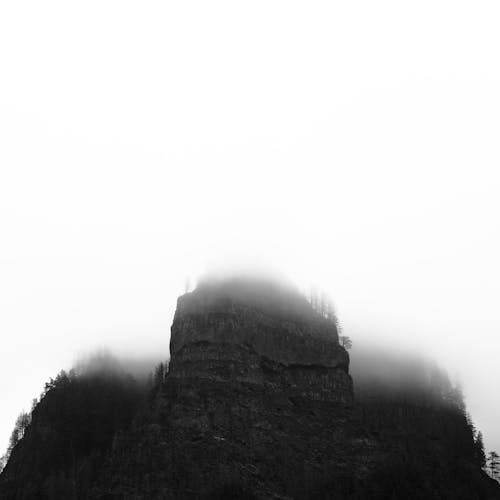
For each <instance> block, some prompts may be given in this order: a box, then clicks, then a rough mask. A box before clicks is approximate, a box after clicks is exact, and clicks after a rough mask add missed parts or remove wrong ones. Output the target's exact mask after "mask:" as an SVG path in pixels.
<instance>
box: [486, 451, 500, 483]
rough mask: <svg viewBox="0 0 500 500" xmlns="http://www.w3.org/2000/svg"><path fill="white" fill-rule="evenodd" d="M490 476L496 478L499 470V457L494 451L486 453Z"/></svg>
mask: <svg viewBox="0 0 500 500" xmlns="http://www.w3.org/2000/svg"><path fill="white" fill-rule="evenodd" d="M486 467H487V469H488V471H489V473H490V476H491V477H493V478H495V479H497V478H498V475H499V472H500V457H499V456H498V453H497V452H496V451H490V452H489V453H488V459H487V465H486Z"/></svg>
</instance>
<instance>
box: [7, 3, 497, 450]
mask: <svg viewBox="0 0 500 500" xmlns="http://www.w3.org/2000/svg"><path fill="white" fill-rule="evenodd" d="M499 23H500V5H499V4H498V2H496V1H492V2H486V1H485V2H483V1H481V2H477V1H475V2H473V1H470V2H460V1H449V2H443V1H435V0H433V1H419V2H401V1H397V2H396V1H395V2H372V1H367V2H360V1H353V2H331V1H328V2H314V1H312V2H311V1H308V2H305V1H304V2H293V1H289V0H287V1H283V2H280V1H269V0H266V1H256V0H252V1H251V2H234V1H228V2H218V1H212V2H206V1H201V2H193V1H182V2H181V1H178V2H177V1H172V2H166V1H161V2H160V1H158V2H155V1H148V2H131V1H123V0H120V1H102V0H99V1H91V0H87V1H85V2H68V1H67V0H64V1H60V2H55V1H45V2H40V1H32V2H29V1H22V0H4V1H2V2H1V4H0V169H1V176H0V335H1V345H0V397H1V411H0V449H1V450H3V449H4V448H5V447H6V445H7V441H8V436H9V434H10V432H11V429H12V427H13V424H14V421H15V418H16V416H17V414H18V413H19V412H20V411H21V410H22V409H23V408H24V409H29V407H30V401H31V399H32V398H33V397H35V396H38V395H39V393H40V392H41V390H42V388H43V385H44V383H45V381H47V380H48V378H49V377H50V376H55V375H56V374H57V372H58V371H59V370H60V369H61V368H67V367H69V366H70V365H71V363H72V361H73V360H74V359H75V357H76V356H78V355H79V354H80V353H82V352H85V351H88V350H92V349H94V348H96V347H102V346H108V347H110V348H112V349H116V350H119V351H120V352H124V353H127V354H134V355H137V356H140V355H150V354H157V355H158V356H159V357H166V356H167V355H168V342H169V329H170V324H171V320H172V315H173V312H174V308H175V300H176V297H177V296H178V295H179V294H180V293H181V292H182V290H183V287H184V281H185V277H186V276H187V275H190V276H192V277H196V276H197V275H199V273H200V272H203V271H204V270H205V269H207V268H211V267H213V266H218V265H221V264H223V263H228V262H229V263H232V264H234V263H240V262H244V263H249V262H251V263H252V264H255V262H257V263H261V264H263V265H265V266H267V267H275V268H276V269H277V270H279V271H280V272H282V273H285V274H286V275H288V276H289V277H290V278H291V279H293V280H294V281H295V282H296V283H298V284H299V285H300V286H304V287H306V286H307V285H308V284H309V283H310V282H311V281H314V282H316V283H317V284H319V285H320V286H323V287H324V288H325V289H327V290H329V291H330V292H331V294H332V296H333V299H334V301H335V303H336V305H337V309H338V313H339V316H340V319H341V321H342V322H343V324H344V327H345V331H346V333H347V334H349V335H351V337H352V338H353V341H354V343H356V339H357V338H358V339H359V338H361V337H369V336H371V337H374V338H377V339H382V340H385V341H386V342H387V344H390V345H393V344H395V343H397V344H399V345H404V346H406V347H408V348H410V349H419V350H423V351H425V352H429V353H431V354H432V355H433V356H434V357H436V358H437V359H438V360H439V361H440V362H441V363H442V364H443V365H444V366H445V367H447V368H448V369H449V370H450V373H451V374H452V375H453V376H454V375H455V374H459V375H460V377H461V378H462V381H463V384H464V388H465V392H466V396H467V403H468V406H469V410H470V412H471V413H472V416H473V419H474V421H475V422H476V423H477V425H478V426H479V427H480V428H481V429H483V431H484V434H485V438H486V443H487V447H488V448H490V449H491V448H495V449H497V450H498V451H499V452H500V429H499V428H498V426H496V425H495V423H496V422H499V421H500V397H499V394H498V388H499V385H500V362H499V358H500V336H499V331H500V316H499V306H500V266H499V263H498V259H499V255H500V233H499V230H500V228H499V214H500V201H499V188H500V181H499V174H498V170H499V160H500V149H499V138H500V91H499V89H500V87H499V84H500V65H499V53H498V51H499V48H500V30H499V29H498V25H499Z"/></svg>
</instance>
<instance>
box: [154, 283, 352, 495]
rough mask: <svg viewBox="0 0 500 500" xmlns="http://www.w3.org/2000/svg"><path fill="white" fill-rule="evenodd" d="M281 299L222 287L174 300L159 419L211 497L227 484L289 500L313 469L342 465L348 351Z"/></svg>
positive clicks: (302, 309) (322, 322)
mask: <svg viewBox="0 0 500 500" xmlns="http://www.w3.org/2000/svg"><path fill="white" fill-rule="evenodd" d="M286 293H288V292H286ZM286 293H285V292H284V291H282V290H276V289H269V287H264V288H262V287H261V285H252V286H251V287H250V289H243V290H242V289H241V285H239V284H234V287H233V286H232V285H231V284H226V285H225V286H224V287H218V286H213V285H211V286H204V287H200V288H199V289H197V290H195V291H194V292H192V293H188V294H186V295H184V296H182V297H180V298H179V301H178V305H177V312H176V314H175V318H174V322H173V325H172V334H171V344H170V350H171V361H170V366H169V372H168V376H167V379H166V382H165V384H164V387H163V389H162V391H161V392H160V395H159V399H158V406H157V415H158V418H159V419H160V420H161V421H163V422H168V424H169V426H170V429H171V431H172V434H174V435H175V436H176V439H181V440H182V441H183V442H184V444H185V445H186V444H187V445H188V449H190V452H189V455H190V457H192V465H191V466H190V469H191V470H192V469H195V470H198V471H199V476H201V477H202V478H203V479H202V480H201V482H202V483H203V484H205V485H209V486H208V487H207V488H206V491H210V492H212V493H213V495H214V497H217V495H219V494H221V493H220V489H221V488H222V489H223V488H225V487H227V486H228V485H227V483H228V481H229V482H231V481H232V480H234V481H235V482H237V483H238V484H240V485H243V486H242V487H245V488H247V489H251V491H252V492H253V495H256V496H257V497H260V498H270V497H271V496H272V495H276V496H277V497H278V496H280V495H285V497H286V492H287V491H291V490H294V491H295V492H298V491H300V490H301V489H302V488H304V487H305V485H304V484H301V483H302V479H303V478H304V470H309V469H310V471H309V472H308V474H310V480H311V481H312V477H313V476H314V470H315V469H320V470H321V469H322V468H325V467H326V468H328V469H332V468H336V469H338V468H342V467H343V466H344V465H345V462H343V459H342V453H343V452H345V453H347V448H348V447H349V445H350V442H349V439H348V438H347V430H346V425H345V423H346V420H347V419H348V415H349V412H350V409H351V406H352V398H353V390H352V381H351V377H350V376H349V374H348V365H349V357H348V354H347V352H346V351H345V349H344V348H342V347H341V346H340V345H339V343H338V335H337V330H336V327H335V324H334V323H333V322H332V321H331V320H326V319H325V318H323V317H322V316H320V315H319V314H317V313H316V312H315V311H314V310H313V309H312V308H311V306H310V305H309V303H308V302H307V301H306V300H305V299H304V298H302V297H300V296H298V295H297V296H295V295H292V296H286ZM162 419H164V420H162ZM349 453H350V452H349ZM201 457H203V458H201ZM277 462H279V463H286V464H287V467H286V468H277V467H276V463H277ZM193 464H195V465H193ZM175 467H176V466H175V465H174V469H175ZM197 483H198V484H199V483H200V480H199V479H198V480H191V481H189V484H190V485H191V486H192V485H193V484H197Z"/></svg>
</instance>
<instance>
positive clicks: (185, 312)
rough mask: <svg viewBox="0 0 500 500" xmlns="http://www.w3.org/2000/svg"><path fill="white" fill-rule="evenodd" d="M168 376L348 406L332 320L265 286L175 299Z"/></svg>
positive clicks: (342, 355)
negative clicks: (239, 385) (175, 306)
mask: <svg viewBox="0 0 500 500" xmlns="http://www.w3.org/2000/svg"><path fill="white" fill-rule="evenodd" d="M170 352H171V364H170V374H169V377H171V378H182V379H184V378H186V377H188V378H199V379H205V380H212V381H219V382H222V381H224V382H226V383H230V384H251V385H254V386H255V389H256V390H257V389H260V390H267V391H274V392H276V393H279V394H280V396H281V397H288V396H292V397H302V398H305V399H315V400H328V401H337V402H342V403H349V402H350V401H351V400H352V382H351V379H350V377H349V375H348V367H349V357H348V354H347V352H346V351H345V349H344V348H343V347H341V346H340V345H339V342H338V334H337V329H336V326H335V323H334V322H333V321H332V320H328V319H325V318H324V317H322V316H321V315H319V314H318V313H316V312H315V311H314V310H313V309H312V307H311V306H310V304H309V303H308V302H307V301H306V300H305V299H304V298H303V297H301V296H300V295H298V294H294V293H293V292H290V291H289V290H288V289H284V288H282V287H279V286H277V285H273V284H270V283H265V284H263V283H260V282H259V283H250V284H249V283H244V284H242V283H240V282H238V281H235V282H229V283H225V284H215V285H214V284H207V285H205V286H201V287H199V288H198V289H196V290H195V291H193V292H191V293H187V294H185V295H183V296H182V297H180V298H179V300H178V304H177V311H176V314H175V318H174V322H173V325H172V334H171V342H170Z"/></svg>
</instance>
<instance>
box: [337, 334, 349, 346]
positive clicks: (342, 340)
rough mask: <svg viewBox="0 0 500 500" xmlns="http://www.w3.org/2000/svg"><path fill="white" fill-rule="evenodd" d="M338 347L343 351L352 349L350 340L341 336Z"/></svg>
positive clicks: (345, 336)
mask: <svg viewBox="0 0 500 500" xmlns="http://www.w3.org/2000/svg"><path fill="white" fill-rule="evenodd" d="M339 341H340V345H341V346H342V347H343V348H344V349H350V348H351V347H352V340H351V339H350V338H349V337H348V336H347V335H341V336H340V337H339Z"/></svg>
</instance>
